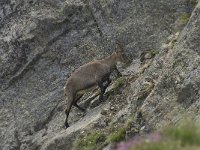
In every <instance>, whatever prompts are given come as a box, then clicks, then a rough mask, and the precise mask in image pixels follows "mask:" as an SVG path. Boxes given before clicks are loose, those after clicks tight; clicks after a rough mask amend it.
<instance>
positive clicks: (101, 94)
mask: <svg viewBox="0 0 200 150" xmlns="http://www.w3.org/2000/svg"><path fill="white" fill-rule="evenodd" d="M98 86H99V88H100V90H101V93H100V96H99V101H101V102H102V101H103V94H104V93H105V91H106V87H104V86H103V82H99V83H98Z"/></svg>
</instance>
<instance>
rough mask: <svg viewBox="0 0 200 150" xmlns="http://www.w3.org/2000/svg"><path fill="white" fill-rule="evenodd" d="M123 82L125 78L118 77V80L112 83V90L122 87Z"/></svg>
mask: <svg viewBox="0 0 200 150" xmlns="http://www.w3.org/2000/svg"><path fill="white" fill-rule="evenodd" d="M125 81H126V79H125V77H120V78H118V79H117V80H116V81H115V82H114V83H113V89H117V88H119V87H121V86H123V85H124V83H125Z"/></svg>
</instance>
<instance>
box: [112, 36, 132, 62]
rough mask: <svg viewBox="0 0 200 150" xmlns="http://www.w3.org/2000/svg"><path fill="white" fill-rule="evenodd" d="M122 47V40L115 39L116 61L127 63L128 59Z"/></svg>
mask: <svg viewBox="0 0 200 150" xmlns="http://www.w3.org/2000/svg"><path fill="white" fill-rule="evenodd" d="M123 47H124V46H123V45H122V42H120V41H119V40H117V41H116V49H115V53H116V58H117V61H119V62H122V63H125V64H127V63H128V62H129V59H128V57H127V56H126V54H125V52H124V48H123Z"/></svg>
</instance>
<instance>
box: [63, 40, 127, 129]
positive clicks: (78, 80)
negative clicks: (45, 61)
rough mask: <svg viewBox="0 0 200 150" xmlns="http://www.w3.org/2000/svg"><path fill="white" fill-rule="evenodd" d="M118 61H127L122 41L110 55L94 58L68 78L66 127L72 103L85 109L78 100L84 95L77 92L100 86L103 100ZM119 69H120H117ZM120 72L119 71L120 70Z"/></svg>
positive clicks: (66, 88)
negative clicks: (100, 58)
mask: <svg viewBox="0 0 200 150" xmlns="http://www.w3.org/2000/svg"><path fill="white" fill-rule="evenodd" d="M117 62H124V63H126V62H127V57H126V55H125V53H124V50H123V47H122V45H121V43H120V42H118V41H117V43H116V50H115V52H113V53H112V54H111V55H110V56H108V57H106V58H104V59H102V60H94V61H91V62H89V63H86V64H84V65H82V66H80V67H79V68H78V69H76V70H75V71H74V72H73V73H72V74H71V76H70V77H69V78H68V79H67V82H66V84H65V87H64V93H65V96H66V104H67V106H66V110H65V114H66V120H65V127H66V128H68V127H69V124H68V116H69V112H70V110H71V107H72V105H73V106H75V107H77V108H78V109H80V110H81V111H85V109H83V108H81V107H80V106H78V105H77V101H78V100H79V99H80V98H81V96H82V95H78V94H77V93H78V92H79V91H81V90H85V89H88V88H91V87H93V86H98V87H99V88H100V91H101V93H100V96H99V100H100V101H102V99H103V94H104V93H105V90H106V88H107V87H108V85H109V84H110V83H111V79H110V74H111V72H112V71H114V70H117V68H116V64H117ZM117 71H118V70H117ZM118 73H119V71H118Z"/></svg>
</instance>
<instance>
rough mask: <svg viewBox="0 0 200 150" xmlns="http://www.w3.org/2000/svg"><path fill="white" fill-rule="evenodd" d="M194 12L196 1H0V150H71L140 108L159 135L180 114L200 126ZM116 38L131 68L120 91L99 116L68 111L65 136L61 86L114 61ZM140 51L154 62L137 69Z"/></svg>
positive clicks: (199, 31) (198, 32)
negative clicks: (85, 68)
mask: <svg viewBox="0 0 200 150" xmlns="http://www.w3.org/2000/svg"><path fill="white" fill-rule="evenodd" d="M199 13H200V4H198V5H196V3H195V1H193V0H177V1H174V0H153V1H147V0H123V1H122V0H112V1H105V0H90V1H88V0H85V1H82V0H66V1H64V0H44V1H38V0H28V1H25V0H9V1H7V0H1V1H0V85H1V86H0V149H3V150H15V149H20V150H30V149H43V150H44V149H46V150H47V149H48V150H49V149H61V150H62V149H63V150H64V149H66V148H67V149H69V148H71V146H72V143H73V141H74V139H75V138H76V137H77V136H78V135H80V133H81V132H82V131H84V130H91V129H92V128H94V127H95V126H106V125H105V124H103V125H100V124H98V122H109V121H110V120H113V122H116V123H117V122H122V121H123V120H126V119H127V117H128V116H129V115H130V114H132V113H134V112H135V111H136V110H137V109H141V112H142V116H143V118H144V119H145V121H146V123H147V124H148V125H149V126H151V128H155V129H159V128H160V127H162V126H164V125H166V124H172V123H176V122H177V121H179V120H181V119H182V118H184V115H188V116H191V117H193V118H194V119H195V120H197V121H199V120H200V116H199V107H200V103H199V100H200V91H199V89H200V87H199V85H200V78H199V77H200V68H199V66H200V56H199V53H200V50H199V46H200V45H199V41H200V27H199V24H200V15H199ZM190 15H191V16H190ZM187 21H189V22H187ZM176 32H180V34H179V36H178V34H177V36H176V35H175V34H176ZM174 37H176V38H175V39H174ZM116 39H120V40H121V41H123V43H124V45H125V51H126V53H127V55H128V57H129V58H130V59H131V60H132V64H130V66H128V67H127V68H126V69H123V70H122V74H123V75H124V76H126V78H127V81H126V82H125V85H124V86H123V87H122V88H119V89H118V91H117V92H113V91H112V90H111V91H109V90H108V93H109V94H108V96H106V100H105V101H104V102H103V103H101V104H98V106H97V107H92V108H91V107H90V106H91V105H92V104H90V101H91V100H92V99H90V97H91V96H92V94H88V95H86V96H84V100H82V102H81V105H83V106H84V107H85V108H86V109H87V112H86V114H83V113H81V112H80V111H79V110H77V109H76V108H73V109H72V112H71V113H70V117H69V121H70V125H71V127H70V128H68V129H67V130H65V129H64V127H63V124H64V118H65V115H64V108H65V107H64V105H65V101H64V99H65V98H64V95H63V86H64V83H65V81H66V79H67V77H69V76H70V73H71V72H72V71H73V70H74V69H75V68H78V67H79V66H80V65H81V64H83V63H85V62H88V61H91V60H93V59H99V58H101V57H103V56H105V55H108V54H110V53H111V52H112V51H113V49H114V47H115V40H116ZM164 44H166V46H165V48H163V45H164ZM145 51H158V52H159V54H156V55H155V56H154V57H152V58H150V57H148V59H147V60H145V61H144V62H145V64H140V61H139V57H140V55H141V54H142V53H143V52H145ZM109 89H110V88H109ZM96 99H97V98H96ZM93 102H97V101H93ZM93 104H95V106H96V103H93ZM110 107H114V109H113V110H110V111H111V112H108V117H109V118H104V117H103V115H101V110H102V109H107V110H109V108H110ZM88 108H89V109H88ZM183 114H184V115H183ZM106 124H107V123H106Z"/></svg>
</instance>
